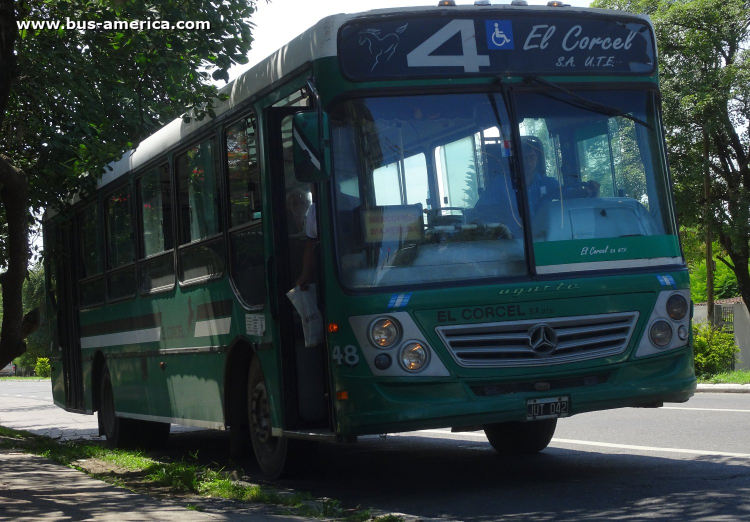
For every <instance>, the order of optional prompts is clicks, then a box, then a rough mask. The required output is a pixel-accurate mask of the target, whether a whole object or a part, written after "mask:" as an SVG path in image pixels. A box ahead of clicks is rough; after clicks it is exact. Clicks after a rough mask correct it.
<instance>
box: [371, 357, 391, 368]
mask: <svg viewBox="0 0 750 522" xmlns="http://www.w3.org/2000/svg"><path fill="white" fill-rule="evenodd" d="M391 362H393V361H392V360H391V356H390V355H388V354H387V353H379V354H378V356H377V357H375V368H377V369H378V370H387V369H388V368H390V367H391Z"/></svg>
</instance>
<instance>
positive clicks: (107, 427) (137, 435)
mask: <svg viewBox="0 0 750 522" xmlns="http://www.w3.org/2000/svg"><path fill="white" fill-rule="evenodd" d="M169 429H170V425H169V423H167V422H153V421H144V420H136V419H124V418H122V417H118V416H117V415H116V414H115V396H114V393H113V391H112V377H111V375H110V374H109V368H108V367H107V365H106V364H105V365H104V368H103V370H102V378H101V386H100V389H99V431H100V433H101V434H103V435H104V436H105V437H106V438H107V445H108V446H109V447H110V448H132V447H136V446H139V447H142V448H149V447H160V446H163V445H165V444H166V442H167V439H168V438H169Z"/></svg>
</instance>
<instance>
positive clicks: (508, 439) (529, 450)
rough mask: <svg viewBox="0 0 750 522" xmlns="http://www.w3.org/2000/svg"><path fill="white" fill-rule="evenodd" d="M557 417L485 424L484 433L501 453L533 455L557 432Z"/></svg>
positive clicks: (547, 443)
mask: <svg viewBox="0 0 750 522" xmlns="http://www.w3.org/2000/svg"><path fill="white" fill-rule="evenodd" d="M556 427H557V419H544V420H540V421H532V422H498V423H495V424H485V425H484V433H485V435H487V440H489V441H490V444H491V445H492V447H493V448H495V451H497V452H498V453H500V454H501V455H531V454H533V453H539V452H540V451H542V450H543V449H544V448H546V447H547V446H548V445H549V443H550V441H551V440H552V436H553V435H554V434H555V428H556Z"/></svg>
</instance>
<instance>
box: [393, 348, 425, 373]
mask: <svg viewBox="0 0 750 522" xmlns="http://www.w3.org/2000/svg"><path fill="white" fill-rule="evenodd" d="M429 358H430V353H429V352H428V351H427V348H425V347H424V345H422V343H419V342H416V341H412V342H410V343H406V344H405V345H404V347H403V348H401V355H400V357H399V359H400V361H401V366H403V368H404V369H405V370H408V371H410V372H418V371H419V370H421V369H422V368H424V367H425V366H427V361H428V360H429Z"/></svg>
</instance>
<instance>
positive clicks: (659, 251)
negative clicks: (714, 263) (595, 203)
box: [534, 236, 682, 266]
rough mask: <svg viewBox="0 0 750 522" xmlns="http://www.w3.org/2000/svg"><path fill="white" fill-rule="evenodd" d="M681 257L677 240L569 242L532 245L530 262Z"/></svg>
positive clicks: (656, 238) (637, 239)
mask: <svg viewBox="0 0 750 522" xmlns="http://www.w3.org/2000/svg"><path fill="white" fill-rule="evenodd" d="M681 256H682V253H681V252H680V242H679V240H678V239H677V236H639V237H618V238H607V239H573V240H567V241H547V242H543V243H534V259H535V260H536V263H537V266H549V265H562V264H574V263H597V262H601V261H622V260H631V259H638V260H641V259H648V258H660V257H671V258H680V257H681Z"/></svg>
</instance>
